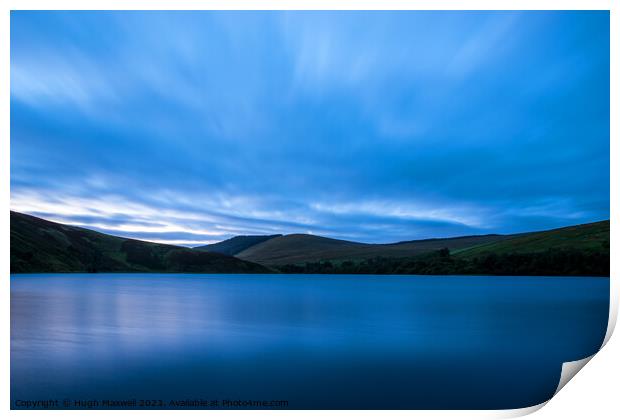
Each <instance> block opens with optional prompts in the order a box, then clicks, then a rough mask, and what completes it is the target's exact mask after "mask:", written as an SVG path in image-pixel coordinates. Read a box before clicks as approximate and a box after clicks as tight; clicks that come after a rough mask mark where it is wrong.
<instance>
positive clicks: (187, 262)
mask: <svg viewBox="0 0 620 420" xmlns="http://www.w3.org/2000/svg"><path fill="white" fill-rule="evenodd" d="M268 271H269V270H268V269H267V268H265V267H263V266H261V265H259V264H255V263H252V262H248V261H241V260H239V259H238V258H235V257H232V256H226V255H222V254H217V253H212V252H205V251H199V250H192V249H189V248H183V247H178V246H172V245H164V244H156V243H152V242H145V241H138V240H134V239H126V238H120V237H116V236H112V235H106V234H103V233H99V232H95V231H92V230H88V229H82V228H78V227H73V226H68V225H63V224H59V223H54V222H50V221H47V220H44V219H40V218H37V217H34V216H29V215H26V214H21V213H17V212H13V211H12V212H11V273H35V272H38V273H42V272H46V273H53V272H192V273H264V272H268Z"/></svg>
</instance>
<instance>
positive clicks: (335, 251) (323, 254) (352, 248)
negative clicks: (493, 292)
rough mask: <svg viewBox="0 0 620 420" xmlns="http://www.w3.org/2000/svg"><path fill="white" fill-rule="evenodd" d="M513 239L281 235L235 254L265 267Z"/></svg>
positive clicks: (391, 255)
mask: <svg viewBox="0 0 620 420" xmlns="http://www.w3.org/2000/svg"><path fill="white" fill-rule="evenodd" d="M507 237H513V236H502V235H482V236H462V237H457V238H446V239H424V240H417V241H407V242H397V243H394V244H364V243H360V242H350V241H342V240H337V239H331V238H324V237H322V236H314V235H303V234H294V235H285V236H280V237H277V238H274V239H270V240H268V241H265V242H262V243H260V244H258V245H254V246H252V247H250V248H247V249H246V250H244V251H242V252H240V253H238V254H236V255H235V256H236V257H239V258H241V259H243V260H247V261H254V262H257V263H259V264H265V265H273V266H278V265H285V264H299V263H306V262H317V261H327V260H363V259H368V258H375V257H384V258H406V257H411V256H415V255H420V254H425V253H428V252H432V251H437V250H440V249H442V248H449V249H460V248H465V247H470V246H474V245H479V244H484V243H489V242H494V241H497V240H499V239H503V238H507Z"/></svg>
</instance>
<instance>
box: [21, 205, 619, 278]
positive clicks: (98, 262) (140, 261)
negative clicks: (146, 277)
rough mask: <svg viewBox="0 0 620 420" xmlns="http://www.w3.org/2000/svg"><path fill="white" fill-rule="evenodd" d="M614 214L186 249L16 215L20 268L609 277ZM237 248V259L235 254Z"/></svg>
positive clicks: (247, 239)
mask: <svg viewBox="0 0 620 420" xmlns="http://www.w3.org/2000/svg"><path fill="white" fill-rule="evenodd" d="M609 226H610V223H609V220H605V221H601V222H595V223H587V224H582V225H575V226H568V227H564V228H559V229H552V230H548V231H541V232H530V233H521V234H514V235H480V236H462V237H454V238H443V239H442V238H433V239H423V240H414V241H404V242H397V243H392V244H365V243H359V242H352V241H344V240H339V239H332V238H326V237H321V236H315V235H308V234H290V235H254V236H252V235H249V236H237V237H233V238H230V239H227V240H225V241H222V242H218V243H216V244H210V245H206V246H202V247H198V248H194V249H192V248H185V247H179V246H173V245H165V244H157V243H153V242H145V241H139V240H134V239H127V238H120V237H116V236H112V235H106V234H103V233H99V232H95V231H92V230H89V229H83V228H79V227H73V226H68V225H63V224H59V223H54V222H50V221H47V220H44V219H40V218H37V217H34V216H29V215H25V214H21V213H17V212H13V211H12V212H11V272H12V273H20V272H187V273H194V272H195V273H268V272H271V273H277V272H282V273H335V274H345V273H352V274H355V273H359V274H499V275H597V276H609V260H610V254H609V246H610V240H609ZM231 254H232V255H231Z"/></svg>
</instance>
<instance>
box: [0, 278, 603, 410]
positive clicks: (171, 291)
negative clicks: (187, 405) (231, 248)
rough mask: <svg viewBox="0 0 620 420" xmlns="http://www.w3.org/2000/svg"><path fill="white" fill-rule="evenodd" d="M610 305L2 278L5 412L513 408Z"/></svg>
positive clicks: (524, 291)
mask: <svg viewBox="0 0 620 420" xmlns="http://www.w3.org/2000/svg"><path fill="white" fill-rule="evenodd" d="M608 308H609V279H608V278H583V277H581V278H569V277H560V278H558V277H489V276H485V277H475V276H445V277H442V276H372V275H359V276H357V275H350V276H349V275H337V276H335V275H177V274H170V275H160V274H44V275H12V276H11V399H12V401H13V404H14V403H15V400H17V399H21V400H27V399H30V400H34V399H50V398H52V399H59V400H62V399H65V398H69V399H72V400H74V399H98V400H101V399H130V398H137V399H163V400H166V401H168V400H170V399H195V398H201V399H207V400H216V399H217V400H223V399H228V400H288V408H292V409H295V408H323V409H327V408H518V407H524V406H530V405H534V404H538V403H540V402H542V401H545V400H547V399H548V398H549V397H551V396H552V395H553V392H554V390H555V388H556V386H557V384H558V380H559V377H560V371H561V365H562V363H563V362H565V361H570V360H576V359H580V358H583V357H586V356H589V355H591V354H593V353H594V352H596V351H597V350H598V348H599V347H600V345H601V343H602V340H603V337H604V335H605V330H606V327H607V317H608Z"/></svg>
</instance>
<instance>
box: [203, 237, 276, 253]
mask: <svg viewBox="0 0 620 420" xmlns="http://www.w3.org/2000/svg"><path fill="white" fill-rule="evenodd" d="M278 236H282V235H242V236H235V237H233V238H230V239H226V240H225V241H222V242H217V243H214V244H210V245H203V246H198V247H196V248H194V249H199V250H201V251H210V252H219V253H220V254H224V255H235V254H238V253H240V252H241V251H244V250H246V249H248V248H249V247H251V246H254V245H257V244H259V243H261V242H265V241H268V240H270V239H273V238H277V237H278Z"/></svg>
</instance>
